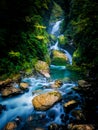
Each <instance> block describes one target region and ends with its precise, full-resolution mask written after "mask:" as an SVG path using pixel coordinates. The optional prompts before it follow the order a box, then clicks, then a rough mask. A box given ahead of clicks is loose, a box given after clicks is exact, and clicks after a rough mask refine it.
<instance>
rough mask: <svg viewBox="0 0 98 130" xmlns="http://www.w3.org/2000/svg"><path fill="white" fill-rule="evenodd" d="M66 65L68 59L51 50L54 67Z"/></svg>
mask: <svg viewBox="0 0 98 130" xmlns="http://www.w3.org/2000/svg"><path fill="white" fill-rule="evenodd" d="M66 63H68V57H67V56H66V55H65V54H64V53H62V52H60V51H58V50H53V52H52V64H54V65H61V66H62V65H66Z"/></svg>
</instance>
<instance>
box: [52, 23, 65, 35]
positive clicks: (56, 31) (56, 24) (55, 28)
mask: <svg viewBox="0 0 98 130" xmlns="http://www.w3.org/2000/svg"><path fill="white" fill-rule="evenodd" d="M62 21H63V20H60V21H57V22H56V23H55V24H54V26H53V28H52V31H51V34H53V35H56V36H57V35H58V32H59V27H60V24H61V22H62Z"/></svg>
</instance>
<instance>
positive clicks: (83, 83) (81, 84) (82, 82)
mask: <svg viewBox="0 0 98 130" xmlns="http://www.w3.org/2000/svg"><path fill="white" fill-rule="evenodd" d="M78 84H79V87H80V88H81V89H89V87H91V84H90V83H88V82H87V81H85V80H78Z"/></svg>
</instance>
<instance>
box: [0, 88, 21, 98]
mask: <svg viewBox="0 0 98 130" xmlns="http://www.w3.org/2000/svg"><path fill="white" fill-rule="evenodd" d="M20 93H21V90H20V89H19V88H15V87H12V86H10V87H6V88H5V89H3V90H2V91H1V96H2V97H8V96H10V95H16V94H20Z"/></svg>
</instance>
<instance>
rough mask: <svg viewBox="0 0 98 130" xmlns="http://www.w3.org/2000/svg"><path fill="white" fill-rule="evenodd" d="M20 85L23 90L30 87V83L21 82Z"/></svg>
mask: <svg viewBox="0 0 98 130" xmlns="http://www.w3.org/2000/svg"><path fill="white" fill-rule="evenodd" d="M19 86H20V88H21V89H22V90H27V89H28V86H29V84H28V83H24V82H23V83H20V84H19Z"/></svg>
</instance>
